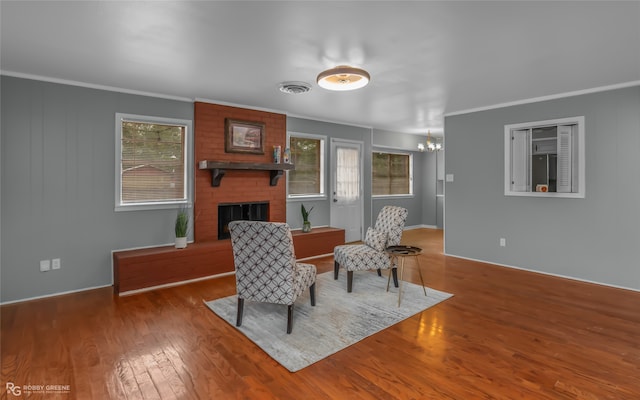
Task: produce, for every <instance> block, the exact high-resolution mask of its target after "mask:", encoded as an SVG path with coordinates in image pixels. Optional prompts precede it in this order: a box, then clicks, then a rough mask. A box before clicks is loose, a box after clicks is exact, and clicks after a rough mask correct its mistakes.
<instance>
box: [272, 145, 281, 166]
mask: <svg viewBox="0 0 640 400" xmlns="http://www.w3.org/2000/svg"><path fill="white" fill-rule="evenodd" d="M280 150H281V147H280V146H273V163H274V164H280Z"/></svg>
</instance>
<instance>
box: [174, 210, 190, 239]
mask: <svg viewBox="0 0 640 400" xmlns="http://www.w3.org/2000/svg"><path fill="white" fill-rule="evenodd" d="M188 231H189V214H188V213H187V210H185V209H182V208H181V209H180V210H179V211H178V215H177V216H176V249H184V248H185V247H187V232H188Z"/></svg>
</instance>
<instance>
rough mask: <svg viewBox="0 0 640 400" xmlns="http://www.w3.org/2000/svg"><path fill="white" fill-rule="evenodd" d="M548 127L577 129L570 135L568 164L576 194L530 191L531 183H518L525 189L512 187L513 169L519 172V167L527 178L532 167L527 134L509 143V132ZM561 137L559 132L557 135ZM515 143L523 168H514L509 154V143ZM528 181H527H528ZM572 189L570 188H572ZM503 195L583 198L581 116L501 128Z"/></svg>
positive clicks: (583, 150)
mask: <svg viewBox="0 0 640 400" xmlns="http://www.w3.org/2000/svg"><path fill="white" fill-rule="evenodd" d="M551 125H558V126H559V127H560V126H561V125H564V126H568V125H575V126H576V127H577V131H576V132H575V135H571V136H570V138H569V140H570V142H569V143H570V148H571V151H570V152H569V153H568V157H569V163H571V166H572V169H571V177H572V182H573V187H575V191H572V192H535V191H531V188H530V187H529V185H530V183H529V182H528V181H527V182H520V184H519V185H516V186H520V187H524V189H520V190H514V189H513V188H512V181H513V182H515V181H516V180H517V178H516V175H518V173H517V172H516V170H519V171H522V168H524V169H525V171H524V172H523V173H524V174H526V176H527V177H528V176H530V172H529V171H530V168H531V154H532V152H531V148H532V141H531V137H530V135H528V137H522V138H521V140H516V139H513V140H512V138H511V137H512V132H514V131H526V130H532V129H533V128H538V127H544V126H551ZM558 133H559V134H560V130H559V132H558ZM514 140H515V141H516V142H518V145H519V146H520V147H521V150H522V152H524V154H525V157H526V158H527V164H526V165H524V166H523V165H514V162H513V158H514V157H513V152H512V142H513V141H514ZM575 157H578V160H577V162H572V161H571V160H573V159H575ZM527 179H528V178H527ZM572 190H573V189H572ZM504 195H505V196H526V197H561V198H584V197H585V125H584V116H579V117H569V118H558V119H551V120H546V121H534V122H525V123H518V124H510V125H505V126H504Z"/></svg>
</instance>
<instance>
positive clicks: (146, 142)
mask: <svg viewBox="0 0 640 400" xmlns="http://www.w3.org/2000/svg"><path fill="white" fill-rule="evenodd" d="M190 125H191V122H190V121H183V120H173V119H165V118H156V117H145V116H136V115H126V114H118V115H117V116H116V126H117V129H116V130H117V140H116V147H117V151H116V152H117V160H116V169H117V177H116V185H117V187H116V210H125V209H133V208H135V209H141V208H144V209H149V208H167V207H171V206H179V205H184V204H186V203H188V201H189V181H188V176H189V173H188V167H187V166H188V165H189V164H188V159H189V158H190V157H189V153H190V152H189V151H188V142H189V135H190Z"/></svg>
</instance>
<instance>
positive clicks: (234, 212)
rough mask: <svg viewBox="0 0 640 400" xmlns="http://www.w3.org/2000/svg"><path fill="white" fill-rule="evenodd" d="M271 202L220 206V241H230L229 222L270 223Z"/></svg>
mask: <svg viewBox="0 0 640 400" xmlns="http://www.w3.org/2000/svg"><path fill="white" fill-rule="evenodd" d="M268 211H269V202H268V201H264V202H255V203H233V204H220V205H218V240H223V239H229V238H230V237H231V235H230V234H229V222H231V221H237V220H244V221H268V220H269V219H268V216H267V213H268Z"/></svg>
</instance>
